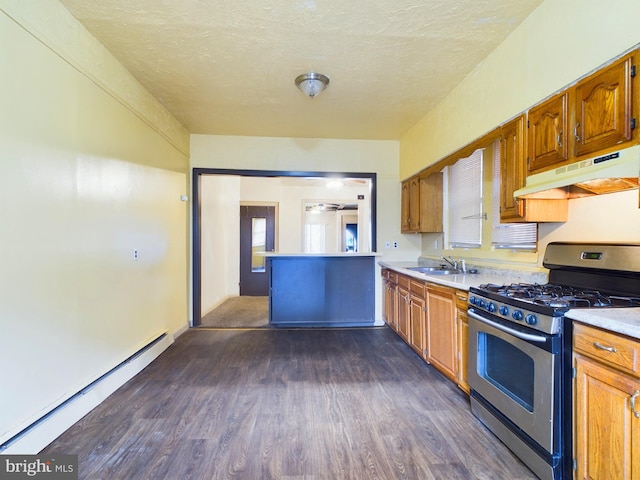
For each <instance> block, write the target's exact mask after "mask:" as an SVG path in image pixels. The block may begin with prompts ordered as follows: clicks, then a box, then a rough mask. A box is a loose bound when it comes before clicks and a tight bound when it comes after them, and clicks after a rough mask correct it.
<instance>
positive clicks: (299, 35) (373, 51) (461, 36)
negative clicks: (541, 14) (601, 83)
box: [61, 0, 542, 139]
mask: <svg viewBox="0 0 640 480" xmlns="http://www.w3.org/2000/svg"><path fill="white" fill-rule="evenodd" d="M61 3H62V4H63V5H64V6H65V7H66V8H67V9H68V10H69V11H70V12H71V13H72V14H73V15H74V16H75V17H76V18H77V19H78V20H79V21H80V22H81V23H82V24H84V25H85V27H86V28H87V29H88V30H89V31H90V32H91V33H92V34H93V35H94V36H95V37H96V38H97V39H98V40H99V41H100V42H102V43H103V44H104V45H105V47H106V48H107V49H108V50H109V51H110V52H111V53H112V54H113V55H114V56H115V57H116V58H117V59H118V60H119V61H120V62H121V63H122V64H123V65H124V66H125V67H126V68H127V69H128V70H129V71H130V72H131V73H132V74H133V75H134V76H135V77H136V78H137V79H138V80H139V81H140V82H141V83H142V84H143V85H144V86H145V87H146V88H147V89H148V90H149V92H151V94H152V95H154V96H155V97H156V98H157V99H158V100H159V101H160V102H161V103H162V104H163V105H164V106H165V107H166V108H167V109H168V110H169V111H170V112H171V113H172V114H173V115H174V116H175V117H176V118H177V119H178V120H179V121H180V122H181V123H182V124H183V125H184V126H185V127H186V128H187V129H188V130H189V131H190V132H191V133H201V134H220V135H251V136H279V137H320V138H359V139H398V138H399V137H400V136H401V135H402V134H403V133H404V132H406V131H407V130H408V129H409V128H410V127H412V126H413V125H415V124H416V123H417V122H418V121H419V120H420V119H421V118H422V117H424V116H425V115H426V113H427V112H428V111H429V110H430V109H431V108H433V107H434V106H435V105H436V104H437V103H438V102H439V101H440V100H441V99H442V98H443V97H445V96H446V95H447V94H448V93H449V92H450V91H451V90H452V89H453V87H455V86H456V85H457V84H458V83H459V82H460V81H461V80H462V79H463V78H464V77H465V76H466V75H467V74H468V73H469V72H470V71H471V70H472V69H473V68H474V67H475V66H476V65H477V64H478V63H480V62H481V61H482V60H483V59H484V58H485V57H486V56H487V55H488V54H489V53H490V52H491V51H492V50H493V49H494V48H495V47H496V46H497V45H499V44H500V43H501V42H502V41H503V40H504V38H505V37H506V36H507V35H509V33H510V32H511V31H513V30H514V29H515V28H516V27H517V26H518V25H519V24H520V23H521V22H522V20H523V19H524V18H526V17H527V15H529V13H531V12H532V11H533V10H534V9H535V8H536V7H537V6H538V5H539V4H540V3H542V0H516V1H514V0H387V1H381V0H349V1H345V0H61ZM310 71H315V72H320V73H323V74H325V75H327V76H328V77H329V78H330V79H331V83H330V85H329V87H328V88H327V90H325V91H324V92H323V93H321V94H320V95H318V96H317V97H316V98H314V99H310V98H307V97H305V96H304V95H303V94H302V93H301V92H300V91H299V90H298V89H297V88H296V87H295V85H294V79H295V77H296V76H298V75H299V74H301V73H305V72H310Z"/></svg>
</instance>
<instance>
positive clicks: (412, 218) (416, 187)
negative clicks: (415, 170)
mask: <svg viewBox="0 0 640 480" xmlns="http://www.w3.org/2000/svg"><path fill="white" fill-rule="evenodd" d="M400 231H401V232H402V233H417V232H419V231H420V176H418V175H415V176H413V177H411V178H410V179H408V180H405V181H404V182H402V205H401V225H400Z"/></svg>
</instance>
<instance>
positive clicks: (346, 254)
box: [256, 252, 382, 257]
mask: <svg viewBox="0 0 640 480" xmlns="http://www.w3.org/2000/svg"><path fill="white" fill-rule="evenodd" d="M256 255H264V256H265V257H380V256H382V254H381V253H377V252H368V253H360V252H357V253H353V252H336V253H300V252H297V253H286V252H257V253H256Z"/></svg>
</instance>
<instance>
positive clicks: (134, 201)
mask: <svg viewBox="0 0 640 480" xmlns="http://www.w3.org/2000/svg"><path fill="white" fill-rule="evenodd" d="M34 3H38V5H39V7H38V8H36V9H34ZM22 7H24V10H22ZM0 8H2V11H0V45H1V47H0V72H2V74H1V75H0V106H1V107H0V145H2V148H1V149H0V172H1V173H0V229H1V234H0V265H2V267H1V268H2V275H1V276H0V312H1V313H0V331H1V334H0V359H1V360H2V365H3V368H2V369H0V385H2V387H1V388H2V393H1V394H0V443H4V442H5V441H7V440H8V439H10V438H11V437H13V436H14V435H15V434H16V433H18V432H19V431H20V430H21V429H23V428H24V427H26V426H28V425H30V424H31V423H32V422H33V421H34V420H37V419H39V418H40V417H41V416H42V415H44V414H45V413H48V412H49V411H50V410H51V409H52V408H54V407H56V406H57V405H59V404H60V403H62V402H63V401H64V400H66V399H68V398H70V397H71V396H72V395H74V394H75V393H77V392H78V391H79V390H80V389H81V388H83V387H84V386H86V385H87V384H88V383H89V382H91V381H93V380H95V379H97V378H98V377H100V376H101V375H103V374H104V373H106V372H107V371H109V370H110V369H112V368H113V367H115V366H117V365H118V364H119V363H120V362H122V361H123V360H125V359H126V358H127V357H129V356H130V355H132V354H133V353H135V352H136V351H138V350H139V349H140V348H141V347H142V346H144V345H146V344H147V343H148V342H149V341H150V340H151V339H153V338H155V337H157V336H158V335H159V334H161V333H163V332H168V333H169V335H170V336H171V334H173V333H174V332H177V331H180V330H181V329H183V328H185V327H186V326H187V303H186V298H187V250H188V248H187V241H186V239H187V232H188V230H187V204H186V203H184V202H181V201H180V195H181V194H184V193H186V190H187V175H186V172H187V164H188V162H187V158H188V152H185V151H181V150H180V149H179V148H178V144H179V143H180V142H179V141H178V142H175V141H173V140H171V138H170V137H171V135H167V134H166V132H165V131H164V127H165V126H166V125H167V124H165V123H164V121H161V120H159V121H158V124H157V125H154V124H153V123H149V118H150V117H149V116H148V115H147V114H150V116H153V112H154V111H156V110H155V109H156V108H158V106H157V105H156V104H154V103H153V102H151V103H149V102H148V98H147V97H144V98H142V97H140V96H139V94H138V93H136V92H140V91H141V90H140V87H139V85H137V84H135V83H133V81H132V79H131V78H130V77H129V76H126V75H125V76H124V77H123V78H120V77H117V78H107V77H105V78H102V79H101V81H100V82H99V83H97V82H96V78H95V76H94V74H93V73H95V72H93V73H92V72H91V71H90V70H91V68H89V70H85V68H84V67H85V65H84V64H83V63H82V62H79V63H70V62H71V56H70V55H69V52H70V51H74V52H78V51H85V50H86V51H87V52H96V51H97V50H96V48H97V46H98V45H99V44H97V42H96V41H95V39H93V37H91V36H89V35H88V34H87V33H86V31H84V30H83V29H81V28H74V27H78V25H79V24H77V22H75V20H73V19H72V17H71V16H70V15H69V13H68V12H67V11H66V10H65V9H64V8H63V7H62V6H60V5H59V4H58V3H57V2H2V4H0ZM61 26H68V28H59V27H61ZM71 32H73V34H72V33H71ZM85 57H86V58H85V59H87V58H90V55H88V56H85ZM110 62H113V60H112V59H110V58H108V57H107V56H105V57H103V58H101V62H100V63H101V64H102V65H106V64H110ZM89 63H90V62H89ZM121 71H122V69H121V67H120V68H116V67H114V68H113V70H112V72H114V75H118V73H117V72H121ZM112 80H113V81H114V83H115V84H119V85H127V84H128V85H129V86H130V88H129V94H130V96H131V98H132V99H141V101H142V103H143V104H144V105H146V107H143V108H142V107H141V108H142V110H144V111H139V110H136V107H135V105H134V104H135V103H136V101H133V102H132V103H126V102H123V101H122V99H121V98H116V97H117V95H116V94H115V93H114V90H112V89H109V88H107V87H106V86H107V85H110V82H111V81H112ZM116 90H117V88H116ZM160 117H162V118H164V119H166V118H167V117H166V116H165V115H164V114H161V115H160ZM178 130H179V129H178ZM134 249H137V250H138V252H139V258H138V259H137V260H134V258H133V250H134ZM36 443H37V442H36ZM42 446H44V445H41V447H42ZM29 453H35V452H34V451H31V452H29Z"/></svg>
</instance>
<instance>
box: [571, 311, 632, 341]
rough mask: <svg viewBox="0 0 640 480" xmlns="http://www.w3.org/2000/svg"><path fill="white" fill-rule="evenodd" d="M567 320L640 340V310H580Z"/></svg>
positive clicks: (573, 312) (572, 313)
mask: <svg viewBox="0 0 640 480" xmlns="http://www.w3.org/2000/svg"><path fill="white" fill-rule="evenodd" d="M565 316H566V317H567V318H570V319H571V320H574V321H578V322H581V323H586V324H587V325H591V326H593V327H599V328H602V329H603V330H608V331H610V332H615V333H620V334H622V335H627V336H628V337H633V338H635V339H637V340H640V308H589V309H586V308H580V309H574V310H569V311H568V312H567V313H565Z"/></svg>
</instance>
